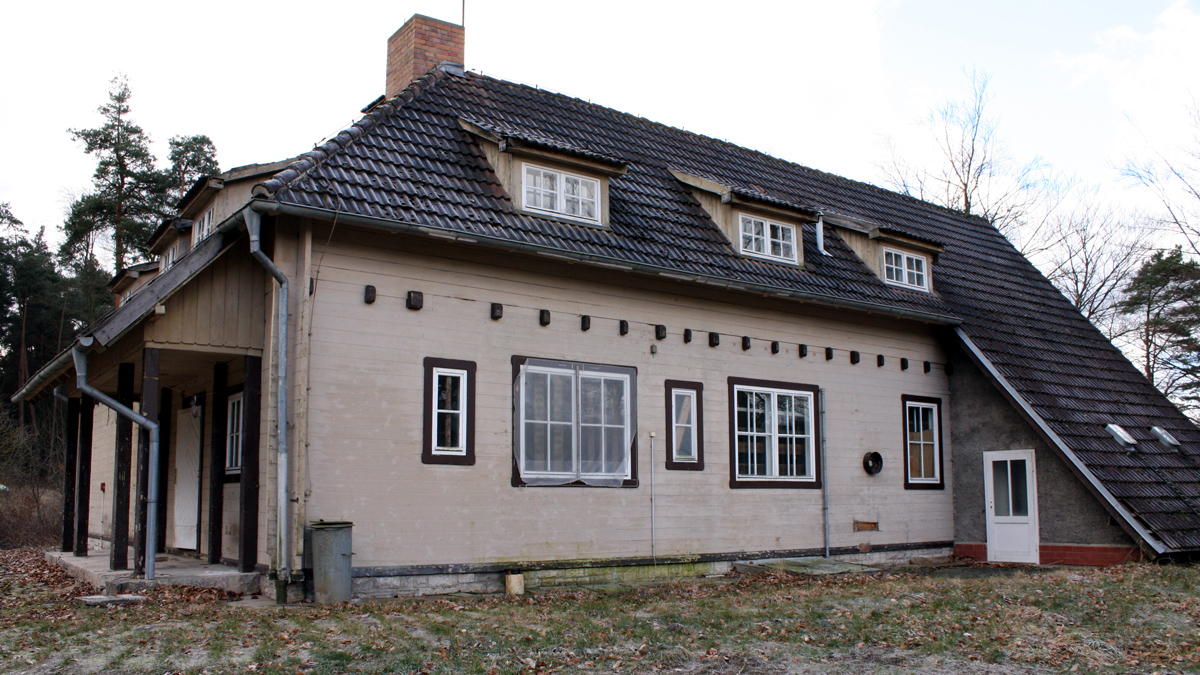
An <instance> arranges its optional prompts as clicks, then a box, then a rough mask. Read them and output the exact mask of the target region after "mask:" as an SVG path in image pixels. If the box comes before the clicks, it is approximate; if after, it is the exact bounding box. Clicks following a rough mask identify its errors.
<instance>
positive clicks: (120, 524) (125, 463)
mask: <svg viewBox="0 0 1200 675" xmlns="http://www.w3.org/2000/svg"><path fill="white" fill-rule="evenodd" d="M134 369H135V368H134V364H132V363H121V364H118V365H117V403H120V404H122V405H126V406H129V407H130V408H132V407H133V376H134ZM132 454H133V421H132V420H128V419H126V418H124V417H122V416H120V415H117V443H116V446H115V448H114V451H113V481H112V486H113V491H112V548H111V549H109V552H108V568H109V569H113V570H127V569H129V489H130V486H129V478H130V476H129V474H130V469H131V467H132Z"/></svg>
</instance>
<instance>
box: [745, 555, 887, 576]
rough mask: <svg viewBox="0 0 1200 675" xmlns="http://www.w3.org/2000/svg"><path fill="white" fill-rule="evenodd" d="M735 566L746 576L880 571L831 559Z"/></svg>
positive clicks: (762, 561) (795, 560)
mask: <svg viewBox="0 0 1200 675" xmlns="http://www.w3.org/2000/svg"><path fill="white" fill-rule="evenodd" d="M733 566H734V568H735V569H737V571H739V572H742V573H744V574H767V573H770V572H787V573H789V574H799V575H803V576H822V575H825V574H861V573H870V572H879V571H880V570H879V568H877V567H870V566H868V565H859V564H858V563H852V562H846V561H844V560H833V559H830V558H774V559H769V560H755V561H754V562H735V563H734V564H733Z"/></svg>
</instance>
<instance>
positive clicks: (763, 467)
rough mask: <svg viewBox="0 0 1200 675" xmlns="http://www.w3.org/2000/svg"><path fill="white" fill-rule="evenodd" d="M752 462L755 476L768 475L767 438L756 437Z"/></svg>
mask: <svg viewBox="0 0 1200 675" xmlns="http://www.w3.org/2000/svg"><path fill="white" fill-rule="evenodd" d="M753 443H754V444H753V446H752V448H753V452H752V457H751V462H752V463H753V468H754V475H755V476H766V475H767V439H766V437H765V436H755V437H754V442H753Z"/></svg>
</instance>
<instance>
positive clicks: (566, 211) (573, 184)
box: [522, 164, 600, 223]
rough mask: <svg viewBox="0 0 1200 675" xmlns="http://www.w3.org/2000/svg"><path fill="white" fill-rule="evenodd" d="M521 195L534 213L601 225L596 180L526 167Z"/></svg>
mask: <svg viewBox="0 0 1200 675" xmlns="http://www.w3.org/2000/svg"><path fill="white" fill-rule="evenodd" d="M522 192H523V193H524V195H525V202H524V204H525V208H526V209H529V210H531V211H545V212H547V213H553V214H556V215H560V216H565V217H567V218H573V219H577V220H585V221H588V222H590V223H599V222H600V181H598V180H596V179H595V178H588V177H586V176H580V175H576V174H572V173H567V172H565V171H557V170H555V169H548V168H546V167H542V166H536V165H534V164H526V165H525V171H524V190H522Z"/></svg>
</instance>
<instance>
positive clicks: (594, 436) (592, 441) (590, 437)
mask: <svg viewBox="0 0 1200 675" xmlns="http://www.w3.org/2000/svg"><path fill="white" fill-rule="evenodd" d="M603 468H604V429H603V428H602V427H580V428H579V470H580V471H581V472H583V473H600V472H601V471H602V470H603Z"/></svg>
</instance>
